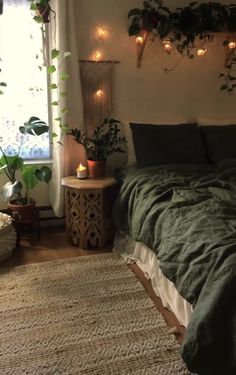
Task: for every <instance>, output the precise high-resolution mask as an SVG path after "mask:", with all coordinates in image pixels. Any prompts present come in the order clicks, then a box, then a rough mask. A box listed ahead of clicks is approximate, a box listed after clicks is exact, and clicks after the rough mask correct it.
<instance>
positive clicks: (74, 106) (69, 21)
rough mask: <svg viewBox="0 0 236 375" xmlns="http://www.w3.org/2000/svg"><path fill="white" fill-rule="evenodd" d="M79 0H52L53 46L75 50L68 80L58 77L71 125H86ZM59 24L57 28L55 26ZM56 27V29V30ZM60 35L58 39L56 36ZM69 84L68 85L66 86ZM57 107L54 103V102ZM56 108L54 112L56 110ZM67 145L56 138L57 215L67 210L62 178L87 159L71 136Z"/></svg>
mask: <svg viewBox="0 0 236 375" xmlns="http://www.w3.org/2000/svg"><path fill="white" fill-rule="evenodd" d="M75 4H76V0H69V1H65V0H57V1H56V0H52V1H51V7H52V9H54V10H55V12H56V15H57V17H56V22H54V21H53V19H52V21H51V22H50V24H49V27H50V33H49V35H50V48H57V49H59V50H60V51H61V52H62V53H63V52H66V51H70V52H71V59H70V60H69V61H68V63H67V64H66V67H65V69H66V72H67V73H68V74H69V76H70V77H69V79H68V80H67V81H62V80H60V79H58V82H57V84H58V85H59V86H60V87H59V89H60V90H59V91H66V92H67V96H66V97H65V98H61V99H60V106H61V108H65V107H66V108H67V109H68V112H67V114H66V123H68V124H69V126H70V127H71V128H80V129H81V130H83V129H84V120H83V102H82V92H81V84H80V73H79V57H78V44H77V40H76V20H75V15H76V12H75ZM55 28H56V30H55ZM55 31H56V32H55ZM55 36H56V40H55ZM63 86H65V87H63ZM52 107H53V106H52ZM53 112H54V113H53ZM55 116H57V114H56V113H55V109H54V108H52V114H51V117H52V127H53V131H54V132H55V133H57V134H58V135H59V137H60V129H59V127H58V122H56V121H54V120H53V119H54V118H55ZM62 143H63V146H61V145H59V144H58V143H57V142H56V141H54V144H53V166H52V169H53V177H52V181H51V185H50V186H51V188H50V200H51V204H52V207H53V209H54V213H55V215H56V216H63V214H64V191H63V187H62V186H61V179H62V178H63V177H64V176H68V175H75V169H76V167H77V166H78V164H79V163H80V162H84V160H85V155H84V151H83V149H82V148H81V147H80V146H79V145H78V144H76V142H75V141H73V139H72V138H71V137H69V136H64V139H63V140H62Z"/></svg>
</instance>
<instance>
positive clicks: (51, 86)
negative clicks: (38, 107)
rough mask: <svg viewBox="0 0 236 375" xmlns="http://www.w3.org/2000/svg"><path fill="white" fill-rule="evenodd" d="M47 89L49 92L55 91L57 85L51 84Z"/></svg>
mask: <svg viewBox="0 0 236 375" xmlns="http://www.w3.org/2000/svg"><path fill="white" fill-rule="evenodd" d="M49 88H50V89H51V90H55V89H57V85H56V84H55V83H52V84H51V85H49Z"/></svg>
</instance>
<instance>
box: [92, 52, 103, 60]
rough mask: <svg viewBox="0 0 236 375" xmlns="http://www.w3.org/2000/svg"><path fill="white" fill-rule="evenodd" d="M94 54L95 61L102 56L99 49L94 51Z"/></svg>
mask: <svg viewBox="0 0 236 375" xmlns="http://www.w3.org/2000/svg"><path fill="white" fill-rule="evenodd" d="M94 56H95V61H99V60H100V59H101V57H102V53H101V52H100V51H95V52H94Z"/></svg>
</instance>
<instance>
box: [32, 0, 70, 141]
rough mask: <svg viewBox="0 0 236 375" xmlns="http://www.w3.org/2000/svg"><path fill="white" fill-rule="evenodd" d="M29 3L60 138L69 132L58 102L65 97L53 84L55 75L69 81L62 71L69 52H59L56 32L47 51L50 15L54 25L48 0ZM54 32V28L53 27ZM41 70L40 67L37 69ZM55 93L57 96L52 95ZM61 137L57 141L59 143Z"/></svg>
mask: <svg viewBox="0 0 236 375" xmlns="http://www.w3.org/2000/svg"><path fill="white" fill-rule="evenodd" d="M28 1H29V2H30V10H31V11H33V19H34V21H35V22H37V23H38V24H39V25H40V28H41V32H42V40H43V49H42V54H43V60H44V65H45V66H46V69H47V73H48V74H49V75H50V82H49V86H48V88H49V90H50V92H51V99H52V101H51V105H52V107H54V108H56V109H57V110H56V112H57V115H56V117H55V118H54V119H53V120H54V121H55V122H57V124H58V127H59V128H60V129H61V133H62V136H61V137H63V135H64V134H67V133H68V131H69V129H70V128H69V125H68V124H67V123H66V122H65V120H64V116H65V114H66V113H67V112H68V109H67V108H66V107H65V106H64V107H63V106H61V103H60V101H63V100H64V98H65V97H66V96H67V92H66V91H64V90H63V91H62V90H60V88H59V85H58V83H55V82H53V78H54V75H55V74H57V75H58V78H59V80H60V81H62V82H65V81H67V80H68V79H69V74H68V73H67V72H66V71H65V70H64V63H65V62H66V60H69V59H70V57H71V52H69V51H60V50H59V49H58V48H57V47H56V39H57V38H56V31H55V35H54V47H53V48H52V50H51V51H49V53H48V51H47V47H46V45H47V42H46V36H45V34H46V29H45V25H46V24H47V23H49V22H52V17H51V16H52V15H53V20H54V23H55V24H56V12H55V11H54V10H53V9H52V7H51V6H50V4H49V2H50V0H28ZM55 30H56V27H55ZM39 68H40V69H42V67H39ZM55 92H56V93H57V95H54V94H55ZM51 137H52V138H57V137H58V134H57V133H56V132H52V133H51ZM61 137H60V139H59V140H58V141H57V142H58V143H61Z"/></svg>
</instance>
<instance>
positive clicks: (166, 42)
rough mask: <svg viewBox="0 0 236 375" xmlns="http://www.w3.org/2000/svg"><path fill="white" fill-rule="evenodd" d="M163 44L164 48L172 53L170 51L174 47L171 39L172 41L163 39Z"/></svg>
mask: <svg viewBox="0 0 236 375" xmlns="http://www.w3.org/2000/svg"><path fill="white" fill-rule="evenodd" d="M162 44H163V48H164V50H165V51H166V52H167V53H170V51H171V49H172V44H171V41H170V40H169V39H166V40H163V42H162Z"/></svg>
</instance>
